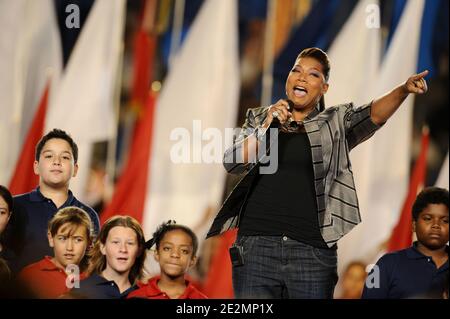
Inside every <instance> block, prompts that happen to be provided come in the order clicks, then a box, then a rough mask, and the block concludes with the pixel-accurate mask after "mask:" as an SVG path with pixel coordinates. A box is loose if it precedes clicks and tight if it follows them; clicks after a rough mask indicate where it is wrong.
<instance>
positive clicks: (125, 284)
mask: <svg viewBox="0 0 450 319" xmlns="http://www.w3.org/2000/svg"><path fill="white" fill-rule="evenodd" d="M129 273H130V272H129V271H127V272H126V273H118V272H117V271H114V270H113V269H111V268H109V267H108V266H106V268H105V270H103V271H102V273H101V276H102V277H103V278H105V279H106V280H109V281H114V282H115V283H116V284H117V286H118V287H119V291H120V293H123V292H124V291H125V290H127V289H128V288H130V287H131V283H130V280H129V279H128V274H129Z"/></svg>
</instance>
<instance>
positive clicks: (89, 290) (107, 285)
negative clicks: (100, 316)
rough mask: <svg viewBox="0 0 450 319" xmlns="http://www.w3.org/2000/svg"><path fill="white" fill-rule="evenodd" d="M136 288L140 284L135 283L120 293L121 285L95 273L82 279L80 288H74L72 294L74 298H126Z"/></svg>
mask: <svg viewBox="0 0 450 319" xmlns="http://www.w3.org/2000/svg"><path fill="white" fill-rule="evenodd" d="M136 289H138V286H136V285H134V286H131V287H130V288H128V289H127V290H125V291H124V292H122V293H120V290H119V287H118V286H117V284H116V283H115V282H114V281H112V280H111V281H110V280H107V279H105V278H103V277H102V276H100V275H97V274H94V275H92V276H90V277H88V278H86V279H85V280H82V281H80V288H73V289H72V290H71V291H70V294H71V296H72V297H73V298H80V299H124V298H126V297H127V296H128V294H129V293H130V292H132V291H134V290H136Z"/></svg>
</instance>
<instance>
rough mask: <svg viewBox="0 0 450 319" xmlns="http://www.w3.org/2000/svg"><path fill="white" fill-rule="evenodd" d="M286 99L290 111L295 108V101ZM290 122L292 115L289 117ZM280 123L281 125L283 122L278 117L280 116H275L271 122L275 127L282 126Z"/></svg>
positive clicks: (271, 125)
mask: <svg viewBox="0 0 450 319" xmlns="http://www.w3.org/2000/svg"><path fill="white" fill-rule="evenodd" d="M285 101H286V102H287V103H288V104H289V107H288V111H289V112H292V110H293V109H294V102H292V101H291V100H289V99H286V100H285ZM288 122H289V123H290V122H292V117H290V118H289V119H288ZM280 125H281V123H280V120H279V119H278V117H274V118H273V120H272V123H271V124H270V127H274V128H275V127H280Z"/></svg>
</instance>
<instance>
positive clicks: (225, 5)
mask: <svg viewBox="0 0 450 319" xmlns="http://www.w3.org/2000/svg"><path fill="white" fill-rule="evenodd" d="M238 64H239V62H238V42H237V5H236V1H235V0H229V1H223V0H207V1H205V2H204V4H203V7H202V8H201V10H200V12H199V13H198V15H197V18H196V20H195V21H194V23H193V25H192V27H191V29H190V31H189V34H188V36H187V38H186V40H185V42H184V44H183V46H182V47H181V50H180V51H179V53H178V56H176V57H175V59H174V60H173V64H172V65H171V69H170V72H169V74H168V76H167V79H166V80H165V82H164V84H163V90H162V93H161V96H160V98H159V100H158V102H157V108H156V114H155V130H154V134H153V150H152V152H151V153H152V156H151V159H150V163H149V164H150V169H149V186H148V189H149V193H148V196H147V199H146V205H145V207H146V208H145V213H144V217H143V220H144V229H145V233H146V235H147V236H150V235H151V234H152V232H154V231H155V229H156V227H157V226H158V225H159V224H160V223H161V222H162V221H167V220H169V219H175V220H176V221H177V222H178V223H181V224H185V225H187V226H189V227H196V226H197V225H199V224H202V225H201V226H202V227H200V228H201V229H195V230H196V231H197V235H198V237H199V239H202V238H204V236H205V234H206V231H207V228H208V227H209V223H210V221H211V219H210V218H206V223H202V220H203V219H204V218H205V214H206V211H207V210H208V209H210V208H212V209H213V210H216V209H217V207H218V206H219V205H220V203H221V200H222V192H223V187H224V182H225V176H226V172H225V170H224V168H223V166H222V164H214V163H213V164H206V163H203V162H202V163H199V164H175V163H173V162H172V161H171V158H170V153H171V148H172V147H173V146H174V145H175V144H179V142H174V141H170V139H169V137H170V135H171V133H172V132H173V130H174V129H176V128H184V129H185V130H186V132H188V134H189V135H190V137H191V138H190V144H189V145H186V146H187V147H188V148H190V150H191V151H190V152H191V159H192V158H193V157H195V156H196V155H195V154H197V153H196V152H198V151H201V146H202V145H201V144H203V146H205V145H206V144H208V142H207V141H205V140H203V141H202V142H200V143H199V144H198V145H196V146H193V144H195V143H194V142H193V140H192V138H193V131H194V129H193V121H194V120H199V121H201V122H200V123H201V129H203V130H204V129H208V128H214V129H215V130H217V131H216V132H217V133H218V134H219V140H220V138H221V136H222V134H223V131H224V129H225V128H227V127H234V124H235V119H236V114H237V107H238V94H239V83H240V80H239V69H238ZM221 133H222V134H221ZM200 134H201V132H200ZM200 137H201V136H200ZM203 138H205V136H203ZM209 138H211V137H209ZM224 142H225V141H222V142H221V144H222V145H223V144H224ZM222 155H223V147H221V149H220V150H219V158H220V159H221V158H222ZM141 164H142V165H145V163H141Z"/></svg>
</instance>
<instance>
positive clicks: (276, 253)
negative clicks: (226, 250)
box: [233, 236, 338, 299]
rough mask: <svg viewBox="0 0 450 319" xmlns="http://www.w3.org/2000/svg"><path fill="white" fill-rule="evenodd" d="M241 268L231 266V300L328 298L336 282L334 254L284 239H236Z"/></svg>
mask: <svg viewBox="0 0 450 319" xmlns="http://www.w3.org/2000/svg"><path fill="white" fill-rule="evenodd" d="M236 244H238V245H240V246H242V247H243V256H244V265H242V266H233V289H234V294H235V297H236V298H238V299H240V298H252V299H259V298H265V299H281V298H296V299H325V298H327V299H330V298H333V292H334V287H335V286H336V283H337V279H338V276H337V251H336V250H335V249H324V248H316V247H313V246H310V245H307V244H304V243H301V242H299V241H296V240H293V239H291V238H288V237H286V236H238V238H237V240H236Z"/></svg>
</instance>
